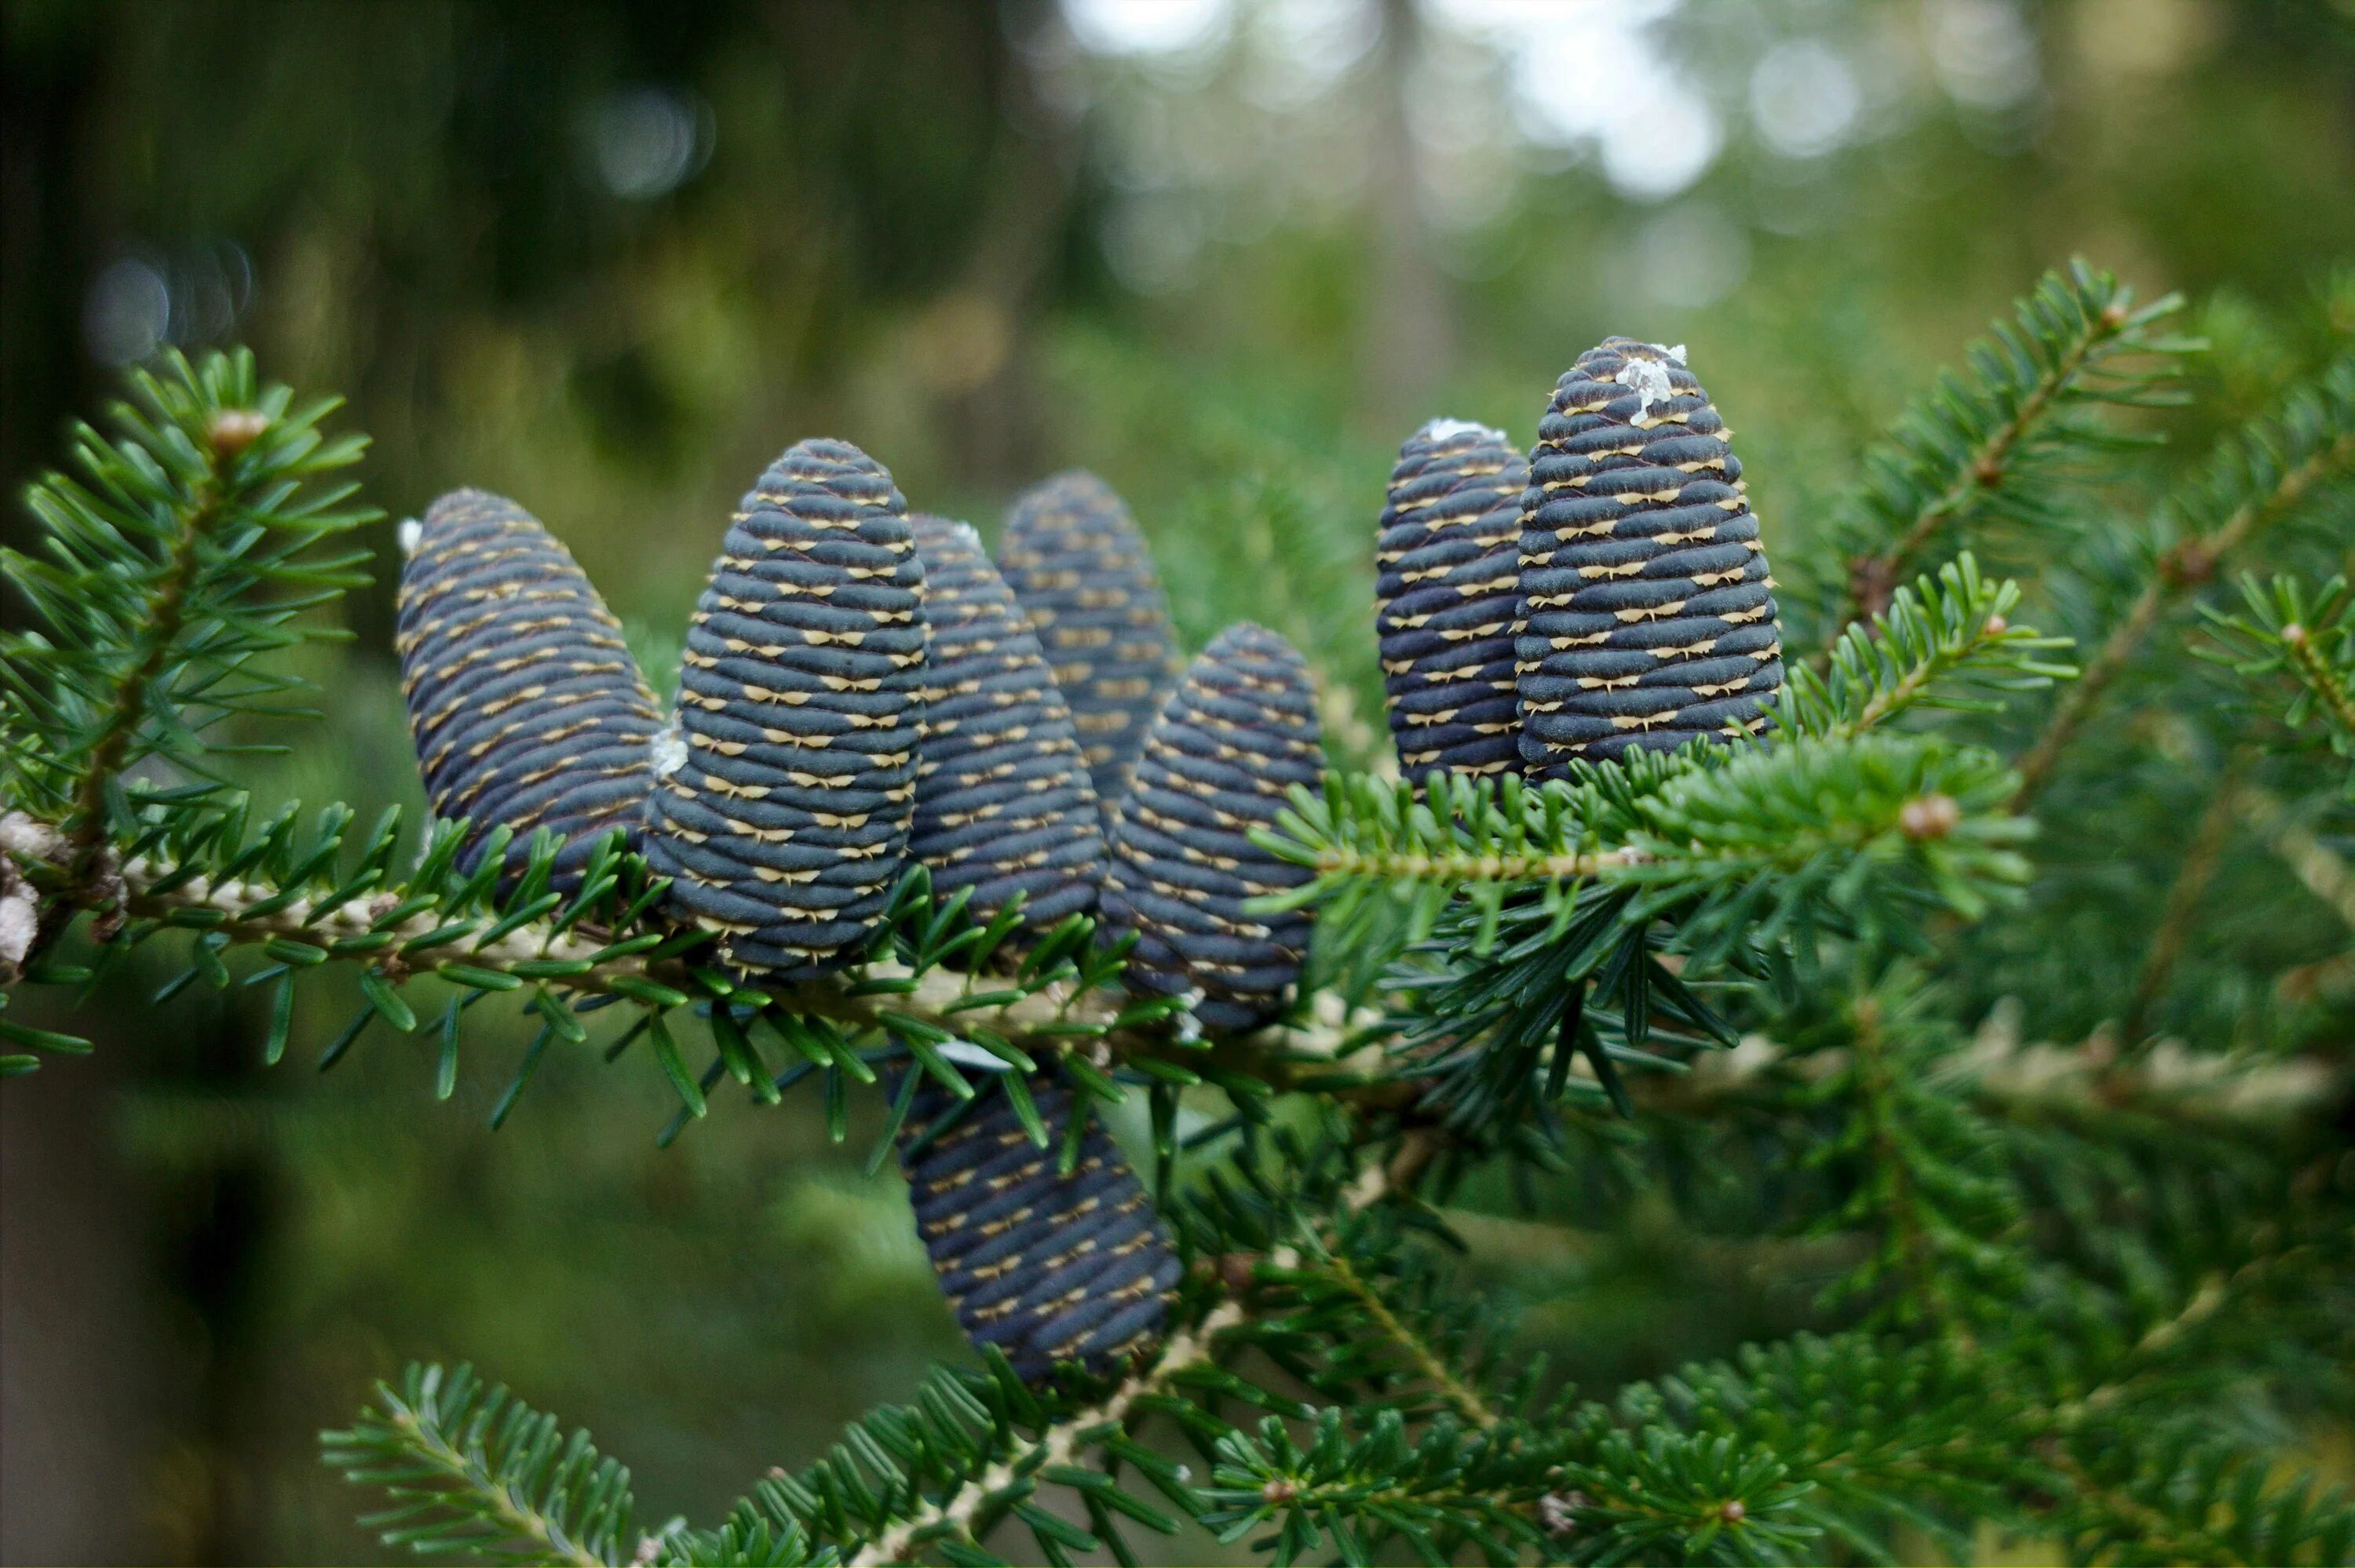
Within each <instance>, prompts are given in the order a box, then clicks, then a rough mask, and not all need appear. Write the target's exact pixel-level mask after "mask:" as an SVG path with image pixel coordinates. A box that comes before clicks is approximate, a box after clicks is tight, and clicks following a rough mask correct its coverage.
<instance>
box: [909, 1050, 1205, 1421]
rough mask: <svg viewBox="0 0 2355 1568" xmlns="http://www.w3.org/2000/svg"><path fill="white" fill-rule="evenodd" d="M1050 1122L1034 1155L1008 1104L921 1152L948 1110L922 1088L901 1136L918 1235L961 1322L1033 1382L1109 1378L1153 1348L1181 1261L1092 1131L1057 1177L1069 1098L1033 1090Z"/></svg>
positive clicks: (996, 1098) (937, 1092)
mask: <svg viewBox="0 0 2355 1568" xmlns="http://www.w3.org/2000/svg"><path fill="white" fill-rule="evenodd" d="M1028 1086H1029V1091H1030V1098H1031V1102H1032V1104H1033V1105H1035V1106H1036V1107H1038V1111H1039V1118H1040V1119H1041V1120H1042V1121H1043V1122H1044V1123H1045V1125H1046V1129H1047V1134H1048V1139H1047V1147H1046V1148H1045V1149H1040V1148H1039V1147H1038V1146H1037V1145H1036V1144H1034V1143H1032V1142H1031V1141H1030V1139H1029V1135H1028V1133H1027V1132H1025V1131H1024V1129H1023V1126H1022V1122H1021V1120H1020V1118H1018V1117H1017V1116H1016V1115H1015V1113H1014V1107H1013V1105H1012V1104H1011V1102H1010V1101H1008V1100H1007V1097H1006V1096H1005V1095H1004V1094H1003V1093H999V1092H994V1091H990V1090H984V1091H983V1092H984V1093H985V1094H986V1095H987V1098H986V1101H985V1102H984V1103H983V1104H981V1105H979V1106H977V1107H975V1108H974V1109H973V1110H972V1111H970V1112H968V1113H967V1114H966V1115H965V1116H964V1118H962V1119H961V1120H959V1121H957V1122H955V1123H954V1124H953V1125H951V1126H949V1127H948V1128H945V1129H944V1130H943V1131H941V1132H940V1133H939V1134H938V1135H937V1136H935V1137H933V1138H932V1139H930V1140H929V1141H927V1142H923V1143H922V1146H921V1147H918V1140H919V1139H922V1135H923V1134H924V1133H925V1132H926V1131H927V1130H929V1129H930V1128H932V1126H933V1124H934V1123H935V1122H937V1121H938V1120H939V1119H940V1118H941V1117H942V1115H943V1113H944V1112H946V1111H948V1110H949V1109H950V1108H951V1107H954V1105H955V1104H956V1103H957V1102H956V1101H955V1099H954V1097H952V1096H951V1095H950V1094H949V1093H948V1092H947V1091H946V1090H944V1089H943V1088H942V1087H941V1086H939V1085H938V1084H936V1083H933V1082H931V1081H929V1080H927V1081H926V1082H925V1083H923V1084H922V1085H920V1086H918V1087H917V1090H916V1097H915V1099H914V1102H913V1103H912V1105H911V1108H910V1112H909V1117H908V1120H907V1123H906V1125H905V1127H904V1128H903V1129H902V1131H901V1134H900V1150H901V1153H900V1164H901V1168H902V1169H903V1170H905V1171H906V1172H907V1176H908V1190H909V1195H910V1197H911V1200H912V1202H913V1205H914V1208H915V1212H916V1234H918V1235H919V1236H920V1237H922V1240H923V1244H924V1251H925V1252H926V1253H927V1254H928V1255H930V1256H931V1258H932V1272H933V1273H934V1274H935V1275H936V1276H937V1277H939V1279H940V1283H941V1290H942V1292H943V1294H944V1295H946V1296H947V1297H948V1298H949V1304H950V1305H951V1306H952V1307H954V1308H955V1309H956V1316H957V1323H958V1325H959V1326H960V1327H962V1328H963V1329H964V1331H965V1333H966V1334H967V1335H968V1336H969V1337H970V1338H971V1339H972V1340H973V1341H974V1343H975V1344H976V1345H984V1346H987V1345H995V1346H996V1347H997V1348H998V1349H999V1350H1001V1351H1004V1352H1005V1353H1006V1357H1007V1360H1008V1361H1011V1362H1012V1363H1013V1365H1014V1370H1015V1371H1016V1372H1018V1373H1020V1374H1021V1375H1022V1376H1023V1377H1024V1378H1026V1379H1028V1380H1030V1381H1032V1382H1037V1381H1039V1379H1042V1378H1044V1377H1045V1376H1046V1375H1047V1374H1048V1372H1050V1371H1051V1370H1052V1369H1053V1368H1054V1366H1055V1365H1056V1363H1058V1362H1061V1361H1077V1362H1079V1363H1080V1364H1081V1365H1082V1366H1084V1367H1085V1368H1087V1370H1089V1371H1090V1372H1097V1373H1103V1372H1114V1371H1117V1370H1119V1369H1120V1368H1121V1367H1123V1366H1124V1364H1125V1363H1127V1362H1128V1361H1129V1360H1130V1359H1131V1358H1133V1357H1134V1356H1135V1355H1137V1354H1138V1353H1139V1352H1141V1351H1146V1350H1148V1349H1150V1348H1151V1347H1152V1346H1153V1345H1154V1344H1155V1343H1156V1341H1157V1340H1159V1338H1160V1335H1161V1330H1162V1326H1163V1324H1164V1322H1165V1320H1166V1319H1167V1317H1168V1313H1169V1304H1170V1299H1171V1296H1172V1293H1173V1292H1174V1291H1175V1290H1176V1288H1177V1277H1178V1264H1177V1254H1176V1253H1175V1252H1174V1251H1172V1250H1171V1248H1170V1245H1169V1235H1168V1233H1167V1231H1165V1230H1164V1229H1163V1228H1162V1224H1161V1219H1160V1216H1159V1215H1157V1214H1156V1213H1154V1211H1153V1205H1152V1203H1151V1202H1149V1201H1148V1200H1147V1199H1146V1194H1145V1190H1144V1189H1143V1188H1142V1187H1140V1186H1139V1185H1138V1184H1137V1181H1136V1177H1135V1174H1134V1173H1133V1172H1132V1171H1130V1169H1129V1165H1128V1160H1127V1159H1126V1158H1125V1157H1124V1156H1123V1155H1122V1153H1121V1151H1120V1149H1119V1147H1118V1146H1117V1145H1116V1144H1114V1142H1113V1141H1112V1139H1110V1138H1108V1137H1107V1136H1105V1134H1104V1130H1103V1128H1102V1127H1101V1126H1099V1125H1097V1124H1096V1123H1095V1122H1093V1121H1092V1120H1091V1122H1090V1123H1089V1126H1088V1128H1087V1130H1086V1132H1085V1133H1084V1134H1082V1139H1081V1142H1080V1158H1079V1162H1078V1165H1077V1166H1076V1168H1075V1169H1074V1170H1073V1171H1072V1172H1071V1174H1070V1175H1069V1176H1066V1175H1064V1174H1062V1172H1061V1171H1060V1160H1061V1157H1062V1148H1063V1139H1064V1137H1065V1135H1066V1130H1067V1128H1069V1126H1070V1123H1071V1091H1070V1090H1068V1089H1066V1088H1065V1087H1064V1086H1062V1085H1061V1084H1060V1083H1059V1082H1057V1081H1056V1080H1055V1079H1054V1078H1053V1077H1052V1076H1051V1075H1041V1076H1039V1077H1036V1078H1033V1079H1031V1080H1029V1084H1028Z"/></svg>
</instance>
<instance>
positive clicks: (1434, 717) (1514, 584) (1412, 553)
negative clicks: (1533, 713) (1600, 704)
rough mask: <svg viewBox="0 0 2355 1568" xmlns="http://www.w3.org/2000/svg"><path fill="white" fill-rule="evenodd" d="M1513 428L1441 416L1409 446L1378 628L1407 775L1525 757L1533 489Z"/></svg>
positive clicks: (1383, 540) (1388, 534)
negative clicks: (1517, 660)
mask: <svg viewBox="0 0 2355 1568" xmlns="http://www.w3.org/2000/svg"><path fill="white" fill-rule="evenodd" d="M1528 482H1529V464H1528V463H1527V462H1525V461H1523V460H1522V458H1521V454H1520V453H1518V452H1517V451H1515V450H1513V449H1512V448H1511V446H1509V445H1508V443H1507V441H1506V439H1505V434H1504V432H1503V431H1501V430H1492V429H1487V427H1486V426H1483V425H1474V424H1468V423H1465V421H1463V420H1460V419H1434V420H1433V421H1432V422H1431V423H1430V424H1427V425H1425V426H1423V429H1420V430H1417V431H1416V432H1415V433H1414V434H1413V435H1412V436H1410V437H1409V438H1407V441H1406V444H1405V445H1404V446H1402V447H1401V448H1400V449H1399V461H1398V467H1397V468H1396V469H1394V470H1392V471H1391V483H1390V498H1389V503H1388V504H1387V505H1385V506H1384V507H1383V508H1382V519H1381V537H1380V541H1379V543H1378V544H1377V545H1376V546H1375V554H1374V569H1375V571H1376V572H1377V573H1378V574H1379V575H1378V577H1377V578H1376V580H1375V584H1374V595H1375V599H1376V605H1377V609H1376V612H1375V617H1374V630H1375V633H1376V635H1377V637H1379V639H1380V643H1381V659H1382V689H1383V692H1384V694H1385V696H1386V698H1387V703H1388V706H1389V709H1390V719H1391V737H1392V739H1393V740H1395V741H1396V742H1397V745H1398V752H1399V762H1400V765H1401V768H1402V769H1403V770H1404V772H1405V773H1406V776H1407V777H1408V778H1410V779H1419V778H1421V777H1422V776H1423V774H1425V773H1427V772H1429V771H1431V769H1433V768H1445V769H1447V770H1448V771H1450V772H1456V773H1501V772H1505V771H1508V770H1509V769H1512V768H1518V766H1519V764H1520V738H1519V737H1520V725H1519V720H1518V716H1517V698H1516V695H1515V689H1514V679H1513V658H1514V652H1513V650H1514V633H1515V631H1516V630H1517V629H1518V620H1519V607H1520V567H1521V555H1520V544H1521V522H1520V519H1521V492H1522V490H1523V489H1524V488H1526V486H1527V485H1528Z"/></svg>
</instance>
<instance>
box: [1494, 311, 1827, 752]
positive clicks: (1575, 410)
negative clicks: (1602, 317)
mask: <svg viewBox="0 0 2355 1568" xmlns="http://www.w3.org/2000/svg"><path fill="white" fill-rule="evenodd" d="M1725 438H1726V431H1725V423H1724V421H1723V420H1722V419H1721V418H1718V413H1717V410H1716V409H1715V408H1712V407H1710V402H1709V398H1708V396H1707V395H1706V394H1705V393H1703V392H1702V391H1701V388H1700V383H1699V382H1698V381H1695V380H1694V379H1693V377H1692V374H1691V372H1689V371H1688V370H1687V369H1686V368H1685V367H1684V364H1683V361H1682V360H1681V359H1679V358H1678V357H1677V356H1676V355H1673V354H1671V353H1670V352H1669V351H1668V350H1666V349H1663V348H1659V347H1657V346H1656V345H1654V344H1647V343H1638V342H1636V341H1635V340H1634V339H1632V338H1625V337H1614V338H1606V339H1605V340H1604V342H1603V343H1602V344H1600V345H1599V346H1597V347H1594V348H1591V349H1589V350H1587V351H1586V352H1585V353H1584V354H1582V355H1579V356H1578V363H1577V364H1576V365H1575V366H1572V368H1571V369H1570V371H1569V372H1568V373H1567V374H1566V375H1564V376H1562V378H1561V384H1560V385H1559V386H1557V387H1555V388H1554V394H1553V401H1552V404H1551V405H1550V407H1549V408H1548V409H1547V411H1546V416H1545V418H1544V421H1543V422H1542V423H1541V424H1540V426H1539V427H1538V444H1537V448H1536V450H1533V451H1532V452H1531V453H1530V454H1529V490H1528V492H1527V493H1526V494H1525V495H1524V496H1523V498H1522V502H1521V594H1522V600H1523V610H1524V613H1525V615H1526V616H1527V618H1528V625H1527V629H1526V630H1525V631H1524V633H1523V635H1522V636H1521V638H1520V640H1519V643H1518V669H1519V686H1520V709H1521V724H1522V736H1521V758H1522V761H1523V762H1524V763H1526V764H1527V765H1528V767H1529V771H1530V773H1531V774H1532V776H1534V777H1537V778H1540V779H1544V778H1559V777H1561V775H1562V773H1563V771H1564V764H1565V763H1566V762H1567V761H1568V760H1569V759H1570V758H1573V757H1583V758H1614V757H1617V756H1618V755H1620V753H1622V752H1624V751H1625V750H1626V749H1627V748H1629V747H1644V748H1646V749H1650V750H1656V751H1665V750H1668V749H1670V748H1672V747H1678V746H1681V745H1683V744H1684V743H1685V742H1687V741H1689V740H1690V739H1692V738H1693V737H1694V736H1710V737H1718V736H1722V735H1723V734H1724V732H1725V728H1726V726H1728V725H1729V724H1731V725H1733V726H1738V727H1740V728H1742V729H1743V730H1747V731H1751V732H1753V733H1754V732H1755V731H1756V730H1757V729H1759V728H1760V727H1761V726H1764V723H1765V722H1766V721H1765V713H1764V710H1765V706H1766V703H1767V701H1768V699H1769V698H1771V697H1772V695H1773V694H1774V691H1775V689H1776V688H1778V687H1779V686H1781V685H1782V683H1783V662H1782V653H1783V643H1782V637H1781V634H1780V633H1779V631H1778V630H1776V626H1775V620H1774V599H1773V597H1772V596H1771V595H1770V594H1769V593H1768V592H1767V589H1769V588H1772V587H1773V586H1774V578H1773V577H1770V576H1768V575H1767V567H1766V556H1765V554H1764V550H1763V549H1762V547H1761V546H1760V545H1759V542H1758V520H1757V519H1756V518H1755V517H1753V516H1752V515H1751V513H1750V507H1749V503H1748V502H1747V501H1746V500H1744V498H1743V495H1742V491H1743V489H1744V488H1745V487H1744V486H1743V485H1742V464H1741V462H1740V461H1739V460H1737V459H1736V458H1735V457H1734V455H1733V453H1732V449H1731V448H1729V447H1728V446H1727V445H1726V439H1725Z"/></svg>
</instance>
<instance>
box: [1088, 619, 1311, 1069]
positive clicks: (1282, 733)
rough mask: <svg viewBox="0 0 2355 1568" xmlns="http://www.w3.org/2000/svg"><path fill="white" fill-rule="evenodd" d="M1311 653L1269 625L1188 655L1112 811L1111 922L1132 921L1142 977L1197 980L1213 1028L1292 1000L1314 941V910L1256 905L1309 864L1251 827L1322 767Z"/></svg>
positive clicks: (1291, 883) (1161, 983)
mask: <svg viewBox="0 0 2355 1568" xmlns="http://www.w3.org/2000/svg"><path fill="white" fill-rule="evenodd" d="M1324 771H1325V767H1324V752H1323V749H1322V748H1321V747H1320V746H1319V745H1318V741H1317V726H1316V687H1315V685H1314V683H1312V682H1311V680H1310V679H1309V674H1308V665H1307V662H1306V661H1305V660H1304V659H1302V658H1301V656H1300V655H1299V653H1298V652H1295V650H1294V649H1293V646H1292V644H1290V643H1289V642H1286V641H1284V639H1283V638H1281V637H1279V636H1277V635H1276V634H1275V633H1274V632H1273V631H1270V630H1267V629H1266V628H1265V627H1263V626H1253V625H1252V624H1250V623H1248V622H1245V623H1243V624H1241V625H1238V626H1231V627H1229V628H1227V630H1224V631H1221V632H1220V633H1219V635H1218V636H1217V638H1216V639H1214V640H1213V641H1211V643H1210V645H1209V647H1208V648H1206V649H1204V650H1203V651H1202V653H1201V656H1200V657H1199V658H1198V659H1196V660H1195V661H1194V662H1193V663H1192V664H1191V665H1190V666H1188V669H1187V671H1186V675H1185V678H1184V679H1183V680H1181V681H1180V682H1178V683H1177V690H1176V691H1174V692H1172V693H1170V694H1169V699H1168V701H1167V702H1166V703H1164V704H1163V705H1162V708H1161V712H1160V714H1159V715H1158V716H1156V718H1155V719H1154V721H1153V727H1152V728H1151V729H1150V730H1149V731H1148V732H1147V733H1146V738H1145V748H1144V751H1143V754H1142V755H1141V756H1140V757H1139V758H1138V759H1137V765H1136V774H1135V779H1134V780H1133V781H1132V782H1131V785H1130V788H1129V791H1128V793H1127V794H1126V795H1124V796H1123V797H1122V798H1121V801H1120V804H1119V806H1118V807H1117V808H1116V809H1115V810H1114V813H1113V823H1112V864H1111V868H1110V869H1109V870H1108V871H1107V872H1106V873H1105V875H1104V888H1103V920H1104V925H1105V927H1106V929H1107V930H1108V931H1111V932H1114V933H1115V934H1116V933H1119V932H1124V931H1134V932H1135V933H1136V937H1137V941H1136V947H1135V950H1134V951H1133V952H1132V953H1131V954H1130V956H1129V961H1128V969H1127V974H1126V980H1127V983H1128V985H1129V986H1130V988H1131V989H1132V990H1136V991H1145V992H1147V993H1149V994H1153V995H1159V996H1177V995H1184V994H1187V993H1189V992H1191V993H1194V996H1195V1001H1194V1002H1193V1009H1194V1013H1195V1016H1196V1017H1198V1018H1199V1019H1200V1020H1201V1022H1203V1023H1204V1024H1205V1025H1206V1026H1208V1027H1209V1028H1211V1029H1219V1030H1242V1029H1251V1028H1254V1027H1256V1026H1257V1025H1259V1024H1261V1023H1263V1022H1267V1021H1268V1020H1269V1019H1272V1018H1273V1017H1275V1016H1276V1015H1277V1014H1278V1013H1280V1012H1283V1011H1284V1008H1285V1007H1286V1006H1288V1005H1289V1004H1290V1002H1291V1000H1292V992H1293V988H1294V987H1295V984H1296V983H1297V982H1298V980H1299V979H1300V966H1301V962H1302V960H1303V959H1305V957H1306V956H1307V951H1308V916H1307V915H1306V914H1305V912H1303V911H1300V910H1293V911H1290V912H1287V913H1284V914H1281V915H1263V914H1257V913H1254V912H1252V911H1251V910H1249V909H1247V908H1246V907H1245V906H1246V905H1247V904H1248V903H1249V902H1250V901H1251V900H1252V899H1254V898H1257V897H1261V896H1263V895H1267V894H1273V893H1285V892H1289V891H1291V890H1292V889H1294V888H1295V887H1298V886H1299V885H1301V884H1303V883H1304V882H1305V881H1307V880H1308V878H1309V875H1310V873H1309V871H1308V869H1307V868H1306V867H1305V866H1301V865H1295V864H1294V863H1291V862H1290V861H1286V860H1281V859H1279V858H1277V857H1276V856H1275V855H1273V854H1271V853H1268V852H1267V851H1266V850H1263V849H1262V848H1260V847H1259V846H1258V845H1257V844H1255V843H1253V842H1252V841H1251V830H1252V829H1253V828H1258V827H1273V826H1274V824H1275V820H1276V817H1277V815H1278V814H1279V813H1280V812H1282V811H1283V810H1284V794H1285V791H1286V790H1288V789H1290V788H1291V787H1292V786H1293V785H1295V784H1299V785H1305V786H1306V787H1307V788H1309V789H1316V788H1317V787H1318V786H1319V785H1320V783H1321V782H1322V780H1323V778H1324Z"/></svg>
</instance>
